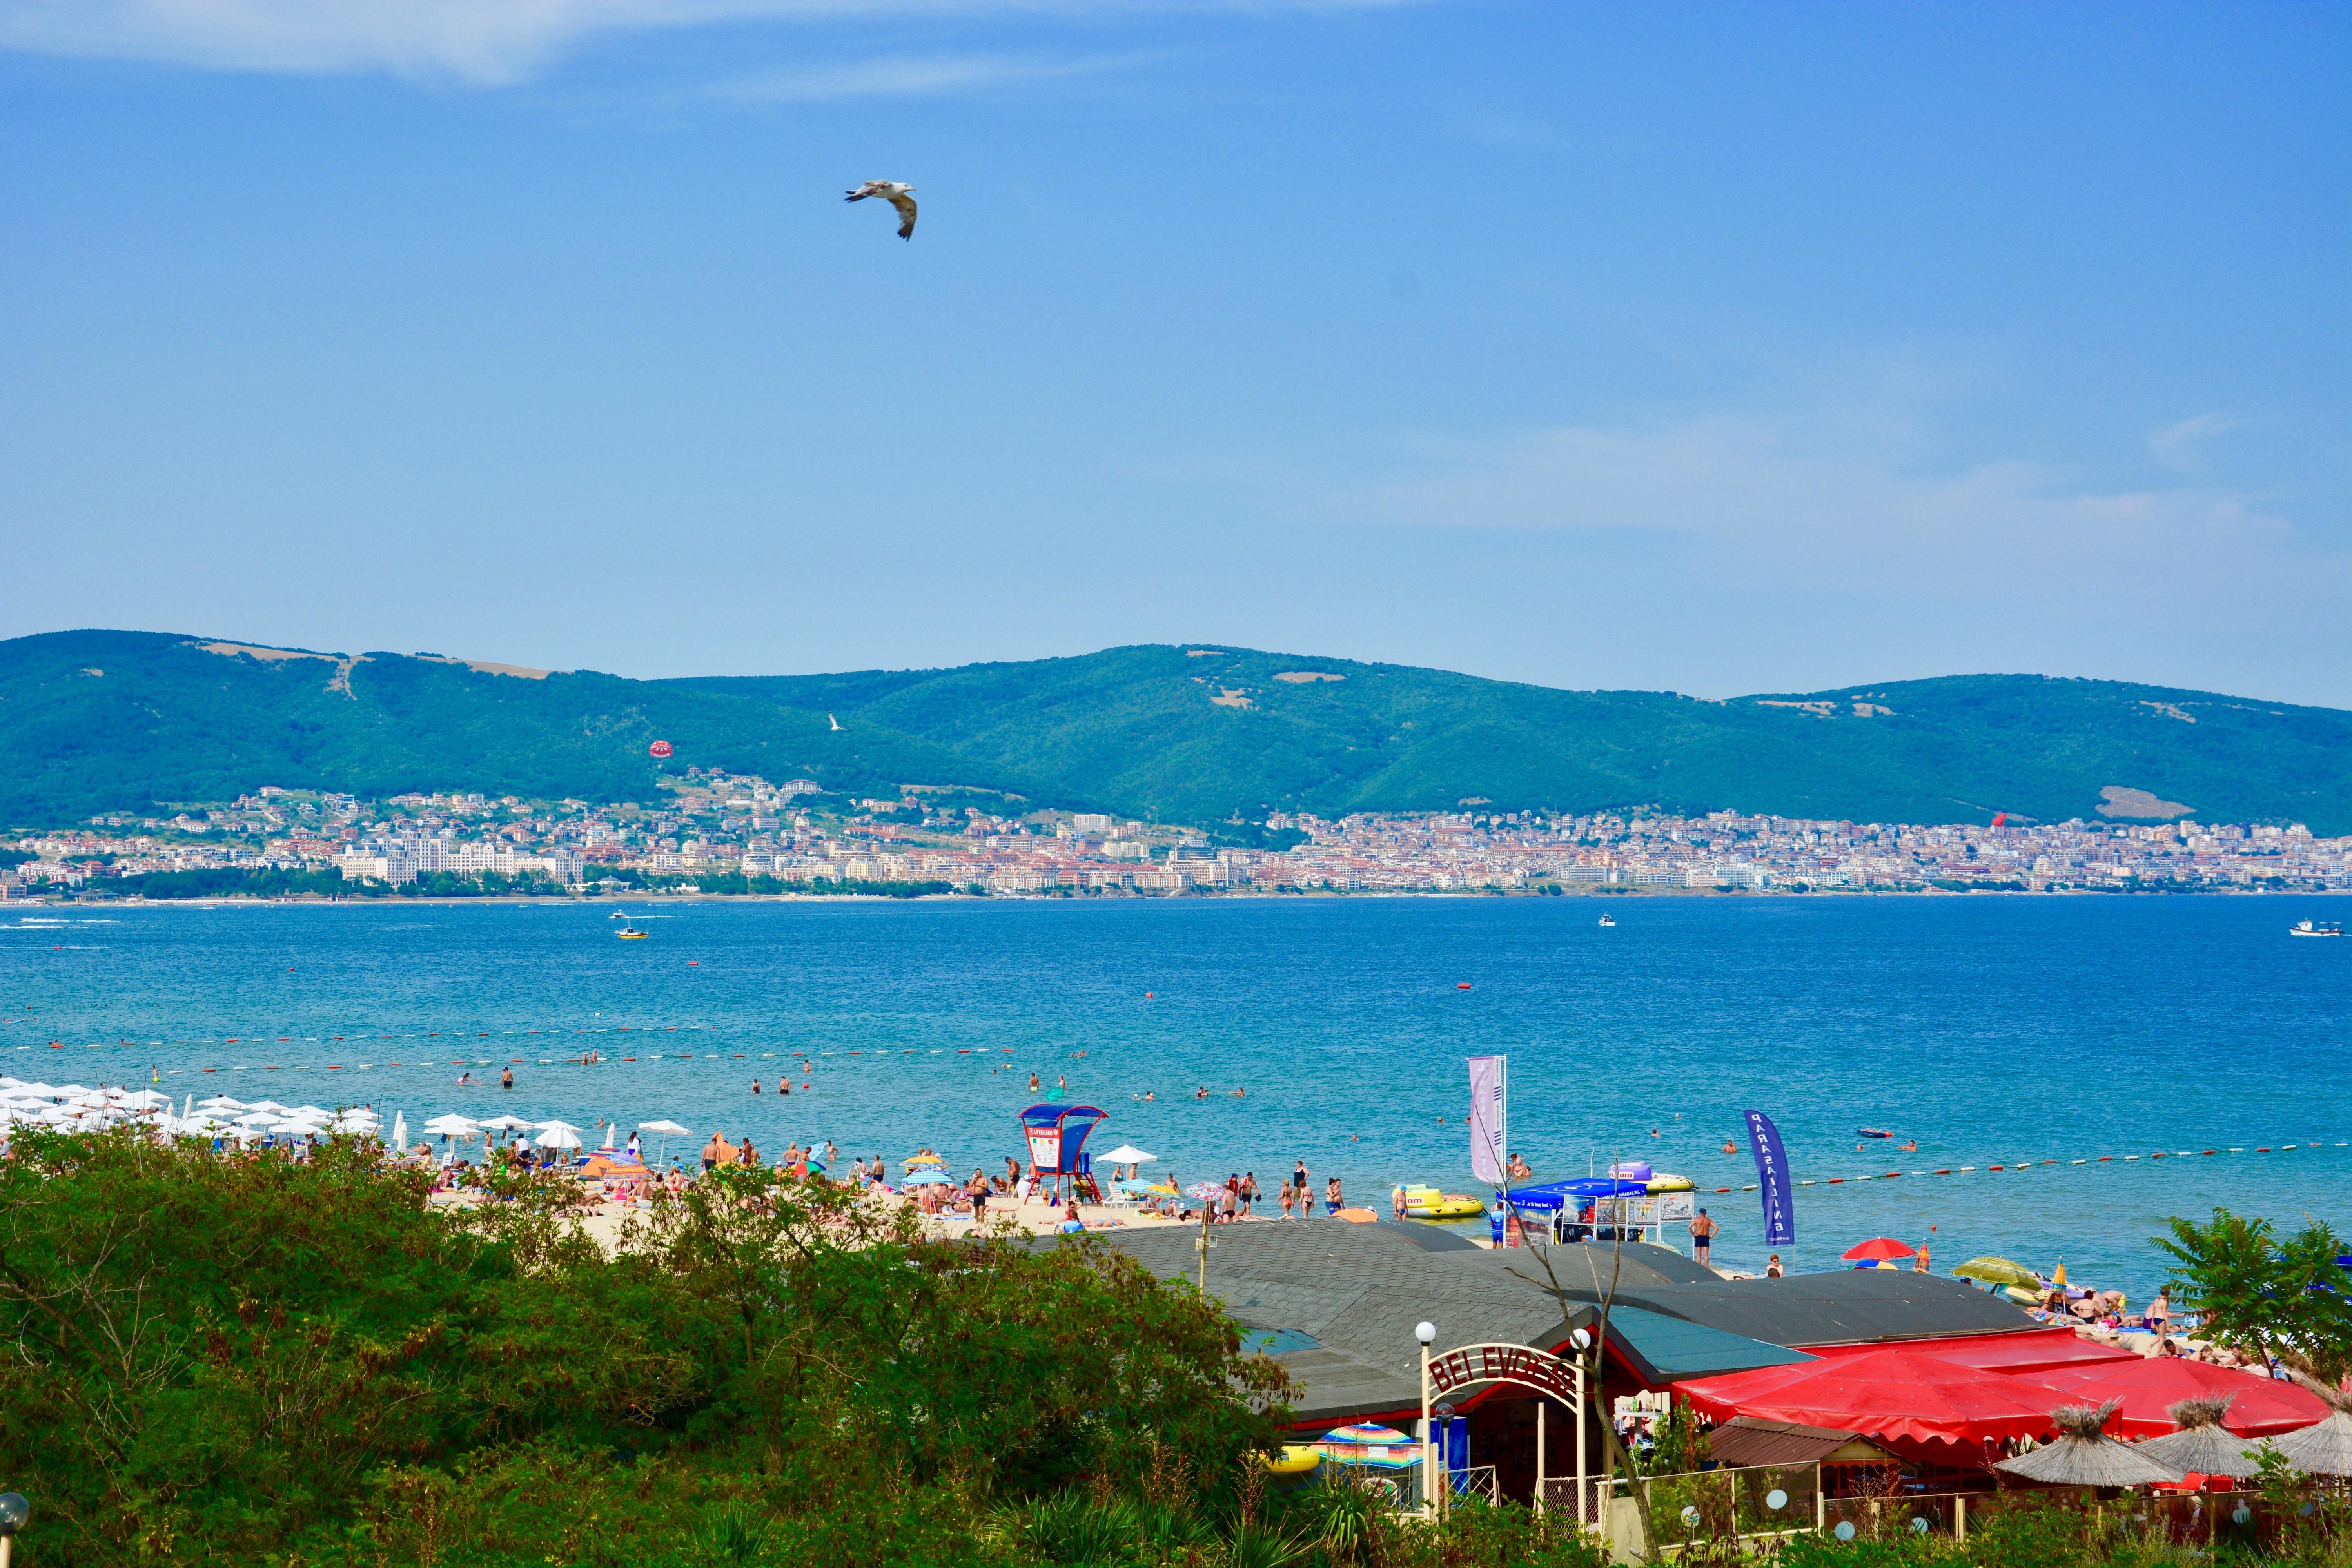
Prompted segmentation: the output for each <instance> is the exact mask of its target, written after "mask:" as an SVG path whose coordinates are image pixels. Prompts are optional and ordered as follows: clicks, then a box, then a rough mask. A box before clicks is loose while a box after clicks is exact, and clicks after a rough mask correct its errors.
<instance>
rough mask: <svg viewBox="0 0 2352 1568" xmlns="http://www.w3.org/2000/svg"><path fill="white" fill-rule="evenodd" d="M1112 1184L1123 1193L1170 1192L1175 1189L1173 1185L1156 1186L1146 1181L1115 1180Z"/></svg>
mask: <svg viewBox="0 0 2352 1568" xmlns="http://www.w3.org/2000/svg"><path fill="white" fill-rule="evenodd" d="M1112 1185H1114V1186H1116V1187H1117V1188H1118V1190H1119V1191H1120V1192H1122V1193H1168V1192H1173V1191H1175V1189H1174V1188H1173V1187H1156V1186H1153V1185H1152V1184H1150V1182H1144V1181H1126V1182H1114V1183H1113V1184H1112Z"/></svg>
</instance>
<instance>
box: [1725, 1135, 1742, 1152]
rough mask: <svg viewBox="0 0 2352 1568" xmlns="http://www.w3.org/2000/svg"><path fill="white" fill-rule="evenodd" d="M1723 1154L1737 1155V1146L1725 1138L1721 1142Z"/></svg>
mask: <svg viewBox="0 0 2352 1568" xmlns="http://www.w3.org/2000/svg"><path fill="white" fill-rule="evenodd" d="M1723 1152H1725V1153H1727V1154H1737V1153H1738V1152H1739V1145H1738V1144H1737V1143H1734V1142H1732V1141H1731V1140H1730V1139H1728V1138H1727V1139H1725V1140H1724V1141H1723Z"/></svg>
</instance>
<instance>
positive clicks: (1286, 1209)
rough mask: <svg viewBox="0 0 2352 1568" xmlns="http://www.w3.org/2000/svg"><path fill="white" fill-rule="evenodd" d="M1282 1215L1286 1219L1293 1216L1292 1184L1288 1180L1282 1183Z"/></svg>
mask: <svg viewBox="0 0 2352 1568" xmlns="http://www.w3.org/2000/svg"><path fill="white" fill-rule="evenodd" d="M1282 1217H1283V1218H1285V1219H1288V1218H1290V1217H1291V1214H1290V1184H1289V1183H1288V1182H1285V1183H1283V1184H1282Z"/></svg>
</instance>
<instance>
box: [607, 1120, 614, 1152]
mask: <svg viewBox="0 0 2352 1568" xmlns="http://www.w3.org/2000/svg"><path fill="white" fill-rule="evenodd" d="M613 1127H614V1124H613V1123H612V1122H610V1121H607V1122H605V1123H604V1152H606V1153H608V1154H609V1153H611V1152H613V1150H614V1147H615V1145H614V1142H613Z"/></svg>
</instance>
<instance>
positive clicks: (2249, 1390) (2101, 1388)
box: [2032, 1356, 2327, 1474]
mask: <svg viewBox="0 0 2352 1568" xmlns="http://www.w3.org/2000/svg"><path fill="white" fill-rule="evenodd" d="M2032 1380H2033V1381H2034V1382H2035V1383H2038V1384H2042V1386H2043V1387H2045V1388H2052V1389H2055V1390H2056V1391H2057V1392H2058V1393H2060V1394H2063V1395H2065V1396H2066V1397H2067V1398H2069V1399H2078V1400H2082V1401H2084V1402H2085V1403H2088V1402H2091V1401H2095V1400H2099V1401H2113V1402H2114V1404H2115V1405H2116V1415H2115V1418H2114V1420H2113V1421H2112V1422H2111V1423H2110V1425H2111V1426H2113V1427H2114V1428H2115V1430H2116V1432H2117V1433H2118V1434H2119V1435H2121V1436H2126V1437H2156V1436H2162V1435H2163V1434H2165V1433H2168V1432H2172V1431H2174V1430H2176V1429H2178V1427H2179V1422H2178V1421H2177V1420H2175V1419H2174V1418H2173V1415H2172V1412H2173V1410H2174V1409H2176V1408H2177V1407H2179V1405H2180V1403H2181V1402H2182V1401H2184V1400H2189V1401H2196V1400H2218V1401H2220V1402H2221V1405H2223V1406H2224V1407H2225V1408H2226V1412H2227V1413H2226V1414H2225V1415H2221V1416H2220V1417H2218V1418H2217V1419H2218V1424H2219V1425H2220V1426H2223V1427H2225V1428H2227V1429H2228V1430H2229V1431H2231V1432H2233V1433H2236V1434H2237V1435H2238V1436H2241V1437H2260V1436H2265V1435H2266V1434H2269V1433H2273V1432H2292V1431H2294V1429H2295V1428H2296V1427H2298V1426H2310V1425H2311V1424H2312V1423H2313V1422H2315V1421H2317V1420H2319V1419H2320V1418H2321V1417H2323V1416H2325V1415H2326V1414H2327V1406H2326V1404H2325V1403H2323V1402H2322V1401H2321V1400H2320V1399H2319V1397H2318V1396H2317V1395H2316V1394H2311V1393H2308V1392H2306V1391H2305V1390H2304V1389H2300V1388H2297V1387H2296V1386H2295V1385H2294V1384H2291V1383H2273V1382H2272V1381H2271V1380H2270V1379H2269V1378H2267V1377H2263V1376H2259V1375H2257V1374H2255V1373H2246V1372H2240V1371H2238V1370H2237V1369H2235V1368H2234V1367H2226V1366H2215V1365H2213V1364H2212V1363H2210V1362H2201V1361H2190V1360H2189V1359H2188V1358H2187V1357H2185V1356H2149V1357H2147V1358H2145V1359H2138V1358H2136V1359H2134V1360H2131V1361H2102V1362H2093V1363H2089V1364H2087V1365H2084V1366H2077V1367H2062V1368H2058V1369H2055V1370H2053V1371H2050V1372H2040V1373H2032ZM2182 1468H2185V1469H2191V1470H2196V1469H2205V1467H2204V1466H2201V1465H2187V1466H2183V1467H2182ZM2207 1473H2208V1474H2212V1473H2214V1472H2212V1471H2210V1470H2209V1471H2207ZM2224 1473H2234V1472H2224Z"/></svg>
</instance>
